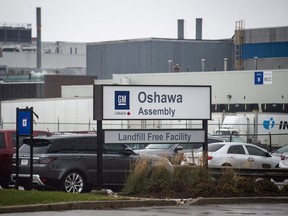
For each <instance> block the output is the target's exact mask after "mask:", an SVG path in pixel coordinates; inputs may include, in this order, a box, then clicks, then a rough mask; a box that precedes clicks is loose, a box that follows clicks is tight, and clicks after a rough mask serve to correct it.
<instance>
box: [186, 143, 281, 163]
mask: <svg viewBox="0 0 288 216" xmlns="http://www.w3.org/2000/svg"><path fill="white" fill-rule="evenodd" d="M192 156H193V157H192ZM280 160H281V159H280V157H277V156H274V155H272V154H270V153H269V152H267V151H266V150H264V149H262V148H260V147H258V146H256V145H253V144H248V143H237V142H226V143H225V142H224V143H223V142H221V143H211V144H209V145H208V166H232V167H237V168H276V167H279V162H280ZM181 164H182V165H189V164H194V165H202V164H203V153H202V148H201V149H198V150H197V151H196V152H194V153H193V154H192V153H191V152H189V153H187V152H186V153H184V157H183V161H182V163H181Z"/></svg>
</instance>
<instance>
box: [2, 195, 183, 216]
mask: <svg viewBox="0 0 288 216" xmlns="http://www.w3.org/2000/svg"><path fill="white" fill-rule="evenodd" d="M177 204H178V203H177V201H175V200H158V199H157V200H154V199H150V200H113V201H83V202H80V201H79V202H65V203H51V204H38V205H24V206H7V207H0V214H3V213H16V212H36V211H59V210H76V209H117V208H129V207H149V206H175V205H177Z"/></svg>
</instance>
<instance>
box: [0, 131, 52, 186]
mask: <svg viewBox="0 0 288 216" xmlns="http://www.w3.org/2000/svg"><path fill="white" fill-rule="evenodd" d="M51 134H52V133H50V132H48V131H36V130H35V131H34V133H33V136H47V135H51ZM23 138H25V137H20V138H19V146H21V145H22V141H23ZM15 152H16V130H12V129H11V130H0V186H1V187H2V188H8V187H9V184H10V182H11V179H10V178H11V159H12V156H13V154H14V153H15Z"/></svg>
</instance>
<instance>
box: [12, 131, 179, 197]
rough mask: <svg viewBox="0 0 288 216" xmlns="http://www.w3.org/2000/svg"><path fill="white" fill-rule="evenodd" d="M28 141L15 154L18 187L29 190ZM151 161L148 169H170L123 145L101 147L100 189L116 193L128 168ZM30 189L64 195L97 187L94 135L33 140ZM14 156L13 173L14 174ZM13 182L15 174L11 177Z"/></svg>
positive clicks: (170, 166) (29, 142)
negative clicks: (51, 189)
mask: <svg viewBox="0 0 288 216" xmlns="http://www.w3.org/2000/svg"><path fill="white" fill-rule="evenodd" d="M30 145H31V140H24V144H23V145H22V147H21V148H20V150H19V151H20V152H19V178H18V185H19V186H23V187H24V188H28V187H29V177H30V174H29V173H30V172H29V171H30V170H29V168H30V165H29V164H30V161H29V156H30ZM140 157H141V158H142V157H144V158H147V159H148V160H151V165H153V164H154V165H155V164H157V162H160V161H161V163H162V162H164V161H165V162H164V163H165V166H166V167H167V169H173V167H172V165H171V164H170V162H169V161H168V160H164V158H161V157H157V156H156V157H154V156H144V155H139V154H136V153H134V152H133V151H132V150H131V149H130V148H129V147H128V146H126V145H125V144H104V145H103V161H102V165H103V167H102V169H103V174H102V183H103V187H109V188H110V189H116V188H117V189H119V188H121V187H123V186H124V184H125V182H126V178H127V176H128V175H129V174H130V172H131V168H130V167H131V164H132V163H133V162H135V161H136V160H138V159H139V158H140ZM33 158H34V159H33V185H34V186H42V187H43V186H44V187H54V188H57V189H60V190H63V191H66V192H74V193H81V192H89V191H91V189H92V187H93V185H96V184H97V139H96V135H93V134H89V135H84V134H74V135H72V134H69V135H68V134H66V135H52V136H50V137H46V138H34V139H33ZM15 161H16V160H15V155H14V163H13V167H14V171H15ZM12 179H15V172H14V173H13V174H12Z"/></svg>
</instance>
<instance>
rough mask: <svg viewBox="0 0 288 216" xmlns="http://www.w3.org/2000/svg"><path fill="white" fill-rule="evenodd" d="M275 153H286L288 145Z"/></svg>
mask: <svg viewBox="0 0 288 216" xmlns="http://www.w3.org/2000/svg"><path fill="white" fill-rule="evenodd" d="M275 152H276V153H284V152H288V145H287V146H283V147H282V148H280V149H278V150H276V151H275Z"/></svg>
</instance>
